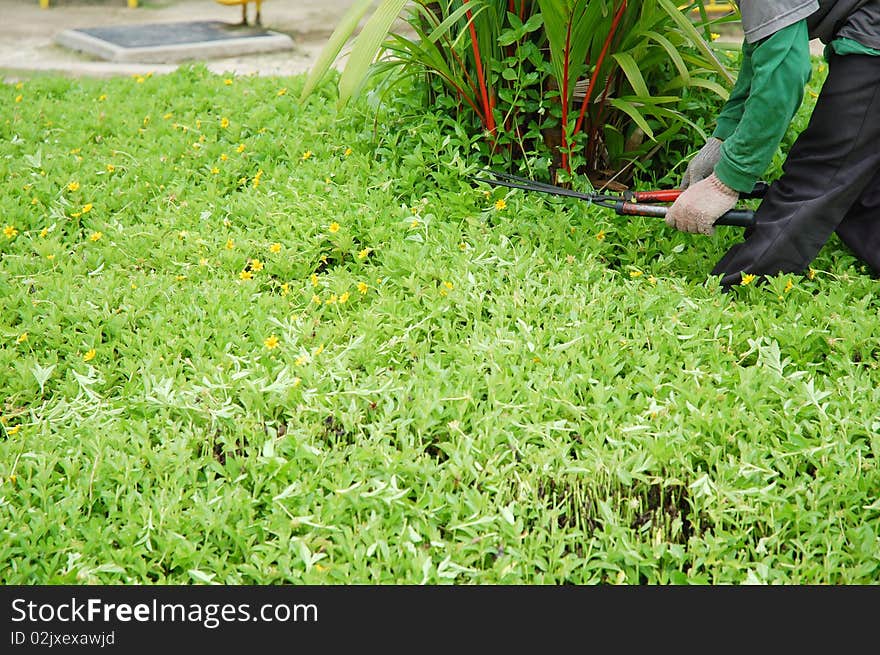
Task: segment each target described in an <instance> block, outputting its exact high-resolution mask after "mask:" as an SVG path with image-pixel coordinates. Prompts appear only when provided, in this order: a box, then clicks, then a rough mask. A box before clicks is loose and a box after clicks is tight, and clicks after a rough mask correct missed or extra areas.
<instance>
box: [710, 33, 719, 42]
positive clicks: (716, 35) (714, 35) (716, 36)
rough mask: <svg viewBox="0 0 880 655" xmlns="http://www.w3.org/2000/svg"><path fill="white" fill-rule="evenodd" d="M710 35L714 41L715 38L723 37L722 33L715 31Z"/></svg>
mask: <svg viewBox="0 0 880 655" xmlns="http://www.w3.org/2000/svg"><path fill="white" fill-rule="evenodd" d="M709 36H711V37H712V40H713V41H714V40H715V39H719V38H721V35H720V34H717V33H715V32H712V33H711V34H710V35H709Z"/></svg>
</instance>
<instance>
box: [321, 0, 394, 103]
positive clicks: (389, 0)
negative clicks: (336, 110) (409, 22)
mask: <svg viewBox="0 0 880 655" xmlns="http://www.w3.org/2000/svg"><path fill="white" fill-rule="evenodd" d="M408 1H409V0H385V2H383V3H382V4H381V5H379V7H378V8H377V9H376V11H375V12H374V13H373V15H372V16H370V18H369V20H368V21H367V23H366V25H364V28H363V29H362V30H361V32H360V34H358V35H357V37H356V38H355V41H354V45H353V46H352V48H351V53H350V54H349V57H348V61H347V62H346V64H345V69H344V70H343V71H342V77H341V78H340V80H339V102H338V106H340V107H341V106H343V105H345V104H346V103H347V102H348V101H349V100H350V99H351V98H352V97H354V95H355V94H356V93H357V92H358V91H359V90H360V89H361V87H362V86H363V85H364V82H365V81H366V79H367V73H368V71H369V69H370V65H371V64H372V63H373V61H375V59H376V56H377V54H378V52H379V51H380V50H381V45H382V42H383V41H384V40H385V37H387V36H388V32H389V30H390V29H391V26H392V25H393V24H394V21H396V20H397V19H398V18H399V17H400V12H401V11H403V7H404V6H405V5H406V3H407V2H408Z"/></svg>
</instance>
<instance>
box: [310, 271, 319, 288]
mask: <svg viewBox="0 0 880 655" xmlns="http://www.w3.org/2000/svg"><path fill="white" fill-rule="evenodd" d="M309 280H310V281H311V283H312V286H313V287H316V286H318V274H317V273H312V274H311V276H309Z"/></svg>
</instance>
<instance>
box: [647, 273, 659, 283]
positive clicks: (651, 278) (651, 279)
mask: <svg viewBox="0 0 880 655" xmlns="http://www.w3.org/2000/svg"><path fill="white" fill-rule="evenodd" d="M648 282H650V283H651V284H657V278H656V277H654V276H653V275H652V276H651V277H649V278H648Z"/></svg>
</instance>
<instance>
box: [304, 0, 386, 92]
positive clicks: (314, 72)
mask: <svg viewBox="0 0 880 655" xmlns="http://www.w3.org/2000/svg"><path fill="white" fill-rule="evenodd" d="M373 2H374V0H355V2H354V4H353V5H352V6H351V7H349V9H348V11H346V12H345V14H344V15H343V16H342V19H341V20H340V21H339V24H338V25H337V26H336V29H334V30H333V33H332V34H331V35H330V38H329V39H328V41H327V43H326V44H325V45H324V49H323V50H321V53H320V54H319V55H318V58H317V59H316V60H315V63H314V65H313V66H312V68H311V69H310V70H309V74H308V76H307V77H306V81H305V84H304V85H303V90H302V93H300V96H299V98H300V102H302V101H303V100H305V99H306V98H307V97H308V96H309V95H310V94H311V93H312V91H314V90H315V87H316V86H318V84H319V83H320V82H321V81H323V80H324V78H325V77H326V75H327V71H329V70H330V67H331V66H332V65H333V62H334V61H336V57H338V56H339V52H340V51H341V50H342V47H343V46H344V45H345V43H346V41H348V39H349V38H351V35H352V34H354V31H355V30H356V29H357V26H358V24H359V23H360V21H361V18H363V17H364V14H366V13H367V9H369V8H370V5H372V4H373Z"/></svg>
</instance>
